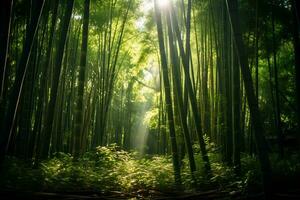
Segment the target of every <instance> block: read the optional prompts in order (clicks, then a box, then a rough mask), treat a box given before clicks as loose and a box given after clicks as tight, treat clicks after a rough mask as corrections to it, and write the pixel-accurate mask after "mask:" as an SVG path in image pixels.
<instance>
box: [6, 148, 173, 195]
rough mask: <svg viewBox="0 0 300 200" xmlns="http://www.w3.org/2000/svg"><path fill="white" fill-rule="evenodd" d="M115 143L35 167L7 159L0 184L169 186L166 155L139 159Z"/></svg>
mask: <svg viewBox="0 0 300 200" xmlns="http://www.w3.org/2000/svg"><path fill="white" fill-rule="evenodd" d="M139 158H140V156H139V155H138V154H137V153H136V152H131V153H128V152H126V151H123V150H120V149H119V147H118V146H116V145H112V146H109V147H97V149H96V150H95V151H93V152H87V153H86V154H84V155H83V156H82V157H81V158H80V159H79V160H78V161H77V162H74V161H73V158H72V156H71V155H69V154H64V153H57V154H55V155H54V157H53V158H51V159H49V160H46V161H43V162H42V163H40V165H39V167H38V168H37V169H33V168H32V166H31V164H28V163H26V162H24V161H21V160H18V159H15V158H8V159H7V160H6V162H5V166H4V170H3V172H2V173H1V176H2V177H3V178H2V179H1V183H0V185H1V187H3V188H11V189H24V190H44V191H61V192H67V191H69V192H72V191H86V190H87V191H97V192H108V191H112V190H119V191H123V192H132V191H137V190H139V189H168V188H172V186H173V176H172V173H173V172H172V170H173V168H172V162H171V160H170V158H169V157H164V156H153V157H151V158H147V159H146V158H144V159H139Z"/></svg>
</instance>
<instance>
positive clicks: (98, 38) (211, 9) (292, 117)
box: [0, 0, 300, 199]
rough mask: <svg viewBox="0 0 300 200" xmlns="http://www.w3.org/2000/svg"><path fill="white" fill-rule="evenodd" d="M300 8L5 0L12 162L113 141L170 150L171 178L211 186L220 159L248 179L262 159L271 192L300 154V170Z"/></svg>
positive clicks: (38, 162)
mask: <svg viewBox="0 0 300 200" xmlns="http://www.w3.org/2000/svg"><path fill="white" fill-rule="evenodd" d="M299 9H300V3H299V2H298V1H296V0H271V1H258V0H253V1H246V0H203V1H197V0H124V1H123V0H122V1H121V0H100V1H95V0H53V1H50V0H3V1H1V6H0V10H1V11H0V15H1V16H0V27H1V28H0V37H1V39H0V43H1V44H0V165H1V170H3V171H4V173H5V170H6V169H7V168H6V167H5V166H7V163H9V160H10V159H11V158H16V159H20V160H23V161H24V162H27V163H31V164H30V165H32V167H33V168H35V169H36V168H40V167H41V166H45V164H43V163H45V162H47V161H49V160H51V159H53V158H55V157H56V156H57V155H58V153H64V154H66V155H69V156H70V158H71V160H72V161H71V163H73V164H74V165H75V166H76V165H79V164H78V163H81V162H82V159H84V158H85V156H86V155H87V154H89V153H90V154H91V152H94V151H95V150H96V149H97V150H96V151H98V150H99V149H101V148H102V150H103V148H106V147H110V146H111V145H114V147H115V148H116V149H115V151H116V152H112V154H116V155H117V154H118V153H117V152H118V151H120V152H123V151H124V152H127V153H129V154H130V155H131V153H132V152H138V154H139V156H137V157H134V159H135V160H136V161H138V160H143V159H146V160H147V159H149V157H150V158H154V157H155V156H158V157H161V158H162V157H166V158H170V160H169V161H170V166H172V168H171V169H170V170H171V171H172V180H173V183H172V184H171V185H172V187H173V188H177V189H178V190H179V191H184V190H185V189H186V188H185V187H186V185H187V182H188V181H190V182H189V183H191V184H190V185H191V188H193V190H198V189H199V188H201V184H199V179H200V177H201V180H203V181H204V182H206V183H208V185H209V183H210V182H211V181H212V180H215V179H216V177H218V176H217V173H218V172H216V166H217V165H218V166H226V167H228V169H231V170H232V171H233V173H232V174H233V175H232V177H234V178H233V179H234V180H243V177H245V176H246V175H247V176H249V173H250V172H249V171H247V169H248V168H250V167H249V166H251V164H250V163H249V162H248V163H247V162H246V164H245V159H246V160H247V159H248V160H249V159H253V160H255V161H253V162H256V163H257V166H259V167H258V168H257V171H256V172H257V174H256V175H257V176H258V177H259V178H258V179H259V181H258V182H260V184H261V185H260V186H261V187H260V188H261V191H263V196H264V197H265V198H267V199H272V195H274V191H276V187H277V186H276V180H277V178H278V177H281V176H280V175H279V172H278V169H280V166H279V164H278V163H281V162H285V163H290V162H291V163H292V162H294V160H295V163H292V164H290V165H289V166H290V169H293V170H294V171H293V173H294V174H293V175H291V176H294V177H299V175H300V163H299V160H300V159H299V158H300V157H299V156H300V152H299V151H300V148H299V147H300V132H299V126H300V115H299V113H300V110H299V109H300V107H299V106H300V71H299V70H300V56H299V52H300V40H299V34H300V20H299ZM99 151H100V150H99ZM90 154H89V155H90ZM125 154H126V153H125ZM133 154H134V153H133ZM97 155H98V154H97ZM99 155H100V154H99ZM99 155H98V156H99ZM101 155H102V154H101ZM103 155H104V154H103ZM294 158H295V159H294ZM297 160H298V161H297ZM116 162H117V161H116ZM128 162H129V161H128ZM132 162H133V161H132ZM138 162H139V161H138ZM76 163H77V164H76ZM287 165H288V164H287ZM99 166H101V164H99ZM99 166H98V167H99ZM103 166H104V165H103ZM162 166H163V164H162ZM165 166H166V165H165ZM112 168H113V165H112V166H111V169H112ZM107 169H110V168H107ZM124 169H125V168H124ZM148 170H150V171H151V169H150V167H149V169H148ZM249 170H251V169H249ZM124 173H125V172H124ZM128 173H129V172H128ZM149 173H150V172H149ZM295 174H296V175H295ZM186 177H190V178H189V180H188V181H187V178H186ZM232 177H231V178H232ZM202 178H203V179H202ZM280 180H281V179H280ZM287 180H288V179H287ZM158 182H159V181H158ZM241 182H242V181H241ZM279 182H280V181H279ZM291 182H292V181H291ZM293 184H294V182H293ZM0 185H1V183H0ZM244 185H246V184H244ZM298 185H299V184H298ZM1 187H2V186H1ZM214 187H216V186H214ZM241 187H242V186H241ZM245 187H246V186H245ZM295 187H297V185H295ZM177 189H176V190H177ZM241 194H245V193H241Z"/></svg>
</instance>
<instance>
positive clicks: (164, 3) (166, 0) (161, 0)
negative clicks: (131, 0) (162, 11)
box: [157, 0, 170, 8]
mask: <svg viewBox="0 0 300 200" xmlns="http://www.w3.org/2000/svg"><path fill="white" fill-rule="evenodd" d="M157 2H158V5H159V7H160V8H167V7H168V6H169V4H170V0H158V1H157Z"/></svg>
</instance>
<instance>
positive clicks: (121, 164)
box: [0, 146, 300, 200]
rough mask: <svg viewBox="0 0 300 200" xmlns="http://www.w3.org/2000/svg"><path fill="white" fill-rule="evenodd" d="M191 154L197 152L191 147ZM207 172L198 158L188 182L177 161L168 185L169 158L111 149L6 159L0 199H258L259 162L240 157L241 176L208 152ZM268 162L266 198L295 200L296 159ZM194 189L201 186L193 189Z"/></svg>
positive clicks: (299, 190) (299, 173)
mask: <svg viewBox="0 0 300 200" xmlns="http://www.w3.org/2000/svg"><path fill="white" fill-rule="evenodd" d="M196 152H197V151H196ZM209 157H210V161H211V167H212V171H213V176H212V177H210V178H208V177H206V176H205V173H204V172H203V170H202V169H203V166H202V165H203V163H202V164H201V156H200V155H197V153H196V156H195V158H196V162H197V163H198V165H199V166H198V168H197V171H196V172H195V177H196V180H192V178H191V175H190V172H189V167H188V160H187V159H183V160H182V163H181V166H182V167H181V169H182V170H181V178H182V188H181V190H178V189H176V188H175V187H174V180H173V167H172V161H171V157H170V156H162V155H152V156H149V155H144V156H141V155H139V154H137V153H136V152H126V151H122V150H120V149H118V148H117V147H115V146H112V147H99V148H97V150H96V151H92V152H87V153H86V154H85V155H83V156H82V158H80V159H79V161H77V162H74V161H73V159H72V156H71V155H69V154H64V153H57V154H54V155H53V156H52V158H50V159H47V160H44V161H42V162H40V163H39V164H38V165H36V164H33V162H32V161H28V160H24V159H20V158H14V157H7V159H6V160H5V162H4V163H3V166H2V170H1V171H0V177H1V178H0V199H53V200H55V199H63V200H64V199H108V200H112V199H116V200H118V199H132V200H133V199H155V200H164V199H165V200H167V199H191V200H192V199H209V200H210V199H250V200H251V199H253V200H254V199H255V200H258V199H264V194H263V193H262V190H261V181H260V172H259V164H258V162H257V160H256V159H255V158H254V157H249V156H244V157H243V158H242V160H241V161H242V169H243V170H242V175H241V176H239V177H237V176H236V175H235V173H234V170H233V169H232V167H229V166H226V165H224V164H222V162H220V161H219V160H220V155H219V154H218V153H217V152H213V151H211V152H210V153H209ZM271 160H273V161H272V164H273V175H274V178H273V181H272V182H273V184H274V187H273V188H272V189H273V191H274V195H273V196H272V198H271V199H282V200H285V199H295V200H296V199H300V182H299V180H300V162H299V160H298V159H297V157H293V156H291V157H289V158H288V159H286V160H282V161H278V160H276V159H273V158H272V159H271ZM195 183H196V185H197V187H196V188H198V189H199V188H200V189H201V190H195V189H194V188H195Z"/></svg>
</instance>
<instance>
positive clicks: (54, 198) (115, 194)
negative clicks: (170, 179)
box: [0, 189, 300, 200]
mask: <svg viewBox="0 0 300 200" xmlns="http://www.w3.org/2000/svg"><path fill="white" fill-rule="evenodd" d="M0 197H1V199H32V200H42V199H50V200H58V199H63V200H64V199H69V200H71V199H74V200H78V199H103V200H114V199H115V200H122V199H124V200H125V199H129V200H135V199H145V200H146V199H149V200H150V199H153V200H169V199H175V200H176V199H177V200H181V199H182V200H183V199H188V200H194V199H200V200H201V199H202V200H213V199H219V200H223V199H236V200H238V199H249V200H252V199H253V200H254V199H255V200H259V199H264V194H263V193H256V194H250V195H247V196H245V195H243V194H241V193H239V192H228V191H220V190H209V191H203V192H185V193H184V192H160V191H155V190H150V191H146V190H139V191H137V192H134V193H128V194H127V193H123V192H119V191H111V192H109V193H105V194H101V193H95V192H78V193H75V192H73V193H50V192H24V191H23V192H21V191H20V192H16V191H1V190H0ZM271 199H278V200H286V199H291V200H299V199H300V189H298V190H294V191H289V192H286V193H274V194H273V195H272V198H271Z"/></svg>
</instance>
